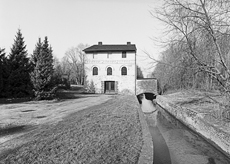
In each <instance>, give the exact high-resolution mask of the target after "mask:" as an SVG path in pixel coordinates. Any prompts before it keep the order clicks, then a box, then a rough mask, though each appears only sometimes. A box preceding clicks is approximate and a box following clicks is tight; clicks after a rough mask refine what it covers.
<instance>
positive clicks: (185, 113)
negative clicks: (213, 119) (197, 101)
mask: <svg viewBox="0 0 230 164" xmlns="http://www.w3.org/2000/svg"><path fill="white" fill-rule="evenodd" d="M156 101H157V103H158V104H159V105H160V106H161V107H162V108H164V109H165V110H166V111H168V112H169V113H170V114H172V115H173V116H175V117H176V118H177V119H178V120H180V121H181V122H182V123H184V124H185V125H186V126H188V127H189V128H191V129H192V130H193V131H195V132H197V133H198V134H200V135H201V136H202V137H203V138H205V139H206V140H207V141H208V142H209V143H211V144H212V145H214V146H215V147H217V148H218V149H219V150H220V151H222V152H223V153H224V154H225V155H226V156H228V157H229V158H230V134H229V133H227V132H225V131H223V130H221V129H219V128H218V127H215V126H214V125H212V124H210V123H208V122H206V121H205V120H204V119H202V117H201V116H200V115H199V113H198V112H197V111H194V110H192V109H188V108H185V107H181V106H179V105H175V104H174V103H172V102H170V101H169V100H168V99H167V98H165V97H164V96H157V99H156Z"/></svg>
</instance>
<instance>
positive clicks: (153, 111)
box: [141, 97, 230, 164]
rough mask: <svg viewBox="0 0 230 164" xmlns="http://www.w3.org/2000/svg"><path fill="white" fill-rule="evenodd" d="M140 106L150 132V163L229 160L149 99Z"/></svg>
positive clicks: (220, 163)
mask: <svg viewBox="0 0 230 164" xmlns="http://www.w3.org/2000/svg"><path fill="white" fill-rule="evenodd" d="M144 99H145V97H144V98H143V101H142V104H141V106H142V110H143V112H144V113H145V118H146V121H147V123H148V126H149V130H150V133H151V135H152V140H153V146H154V164H230V159H228V158H227V157H226V156H225V155H224V154H222V153H221V152H220V151H219V150H217V149H216V148H215V147H213V146H212V145H210V144H209V143H208V142H206V141H205V140H204V139H203V138H201V137H200V136H199V135H197V134H196V133H194V132H193V131H191V130H190V129H189V128H187V127H186V126H185V125H184V124H182V123H181V122H180V121H178V120H177V119H175V118H174V117H173V116H172V115H170V114H169V113H168V112H166V111H165V110H164V109H163V108H161V107H160V106H158V105H154V104H153V102H152V101H151V100H147V99H145V100H144Z"/></svg>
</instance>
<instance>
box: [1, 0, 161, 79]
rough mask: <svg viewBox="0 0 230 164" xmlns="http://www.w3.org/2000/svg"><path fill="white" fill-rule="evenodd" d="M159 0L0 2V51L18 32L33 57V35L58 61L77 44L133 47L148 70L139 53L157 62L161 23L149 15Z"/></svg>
mask: <svg viewBox="0 0 230 164" xmlns="http://www.w3.org/2000/svg"><path fill="white" fill-rule="evenodd" d="M161 3H162V0H0V47H1V48H5V49H6V52H7V53H8V52H9V51H10V48H11V47H12V44H13V42H14V41H13V40H14V39H15V35H16V32H17V30H18V28H20V29H21V31H22V35H23V37H24V40H25V44H26V45H27V51H28V53H29V54H32V52H33V50H34V48H35V44H36V43H37V41H38V37H41V39H42V40H43V39H44V37H45V36H48V40H49V42H50V44H51V46H52V48H53V53H54V55H55V56H57V57H58V58H59V59H61V58H62V57H63V56H64V54H65V52H66V51H67V50H68V49H69V48H70V47H73V46H77V45H78V44H79V43H83V44H89V45H93V44H97V43H98V42H99V41H102V42H103V44H126V42H127V41H130V42H131V43H133V44H136V46H137V56H138V57H137V60H138V61H137V63H138V65H140V66H141V68H142V70H143V72H144V74H145V75H146V74H148V73H149V72H151V71H152V70H151V69H149V68H150V65H149V64H148V63H149V62H150V59H148V60H146V58H147V57H146V55H145V54H144V53H143V50H145V51H147V52H149V53H150V54H152V56H153V57H155V58H157V57H158V55H159V53H160V51H161V50H160V49H159V47H157V46H155V44H154V42H153V40H152V39H151V38H153V37H159V36H160V35H161V33H162V32H161V31H162V30H161V26H160V22H159V21H157V20H156V19H154V18H153V17H152V16H151V15H150V13H149V12H150V11H151V10H152V9H154V8H155V7H159V6H160V5H161Z"/></svg>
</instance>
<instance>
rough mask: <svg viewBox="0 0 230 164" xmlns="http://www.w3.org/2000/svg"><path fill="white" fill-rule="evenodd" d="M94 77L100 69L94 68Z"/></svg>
mask: <svg viewBox="0 0 230 164" xmlns="http://www.w3.org/2000/svg"><path fill="white" fill-rule="evenodd" d="M93 75H98V68H97V67H93Z"/></svg>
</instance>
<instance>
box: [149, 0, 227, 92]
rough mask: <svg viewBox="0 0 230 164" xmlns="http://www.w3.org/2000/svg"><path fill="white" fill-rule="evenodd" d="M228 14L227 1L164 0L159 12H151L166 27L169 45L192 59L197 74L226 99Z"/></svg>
mask: <svg viewBox="0 0 230 164" xmlns="http://www.w3.org/2000/svg"><path fill="white" fill-rule="evenodd" d="M229 11H230V1H227V0H209V1H208V0H189V1H188V0H187V1H182V0H165V4H164V6H163V8H162V9H160V10H156V11H154V12H152V15H153V16H154V17H156V18H157V19H159V20H161V21H162V22H164V23H165V24H166V25H167V34H168V36H170V38H169V39H170V44H176V45H177V46H178V47H180V51H181V52H183V54H186V55H189V57H191V58H192V60H193V63H194V64H193V65H195V67H196V68H197V69H196V73H199V72H203V73H205V76H206V75H207V77H208V80H210V79H215V82H217V83H218V85H219V86H220V87H221V90H222V91H224V92H225V93H227V94H228V95H230V69H229V61H228V59H229V48H228V47H225V46H222V44H223V43H224V44H225V45H229V24H228V22H229V18H230V13H229ZM181 57H182V59H183V58H184V57H185V56H184V55H182V56H181ZM193 67H194V66H193Z"/></svg>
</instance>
